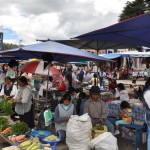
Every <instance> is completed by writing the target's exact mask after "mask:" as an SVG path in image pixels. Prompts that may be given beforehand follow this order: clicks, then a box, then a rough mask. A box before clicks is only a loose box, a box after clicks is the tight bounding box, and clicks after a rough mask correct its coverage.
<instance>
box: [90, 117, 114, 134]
mask: <svg viewBox="0 0 150 150" xmlns="http://www.w3.org/2000/svg"><path fill="white" fill-rule="evenodd" d="M92 123H93V124H99V123H100V120H99V119H97V118H92ZM104 125H105V126H106V127H107V128H108V131H109V132H111V133H112V134H113V135H114V133H115V127H114V125H113V124H112V123H111V122H109V121H108V120H107V119H106V121H105V122H104Z"/></svg>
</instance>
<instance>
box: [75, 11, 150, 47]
mask: <svg viewBox="0 0 150 150" xmlns="http://www.w3.org/2000/svg"><path fill="white" fill-rule="evenodd" d="M76 38H78V39H80V40H89V41H90V40H95V41H96V40H103V41H109V42H117V43H120V44H126V45H135V46H147V47H150V42H149V41H150V13H147V14H143V15H140V16H137V17H134V18H131V19H127V20H125V21H122V22H120V23H117V24H114V25H112V26H109V27H107V28H103V29H100V30H95V31H93V32H89V33H86V34H83V35H80V36H78V37H76Z"/></svg>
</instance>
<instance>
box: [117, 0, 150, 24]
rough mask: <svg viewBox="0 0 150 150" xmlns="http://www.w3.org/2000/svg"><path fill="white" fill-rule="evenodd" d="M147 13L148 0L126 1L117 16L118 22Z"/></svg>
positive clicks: (149, 3) (149, 10)
mask: <svg viewBox="0 0 150 150" xmlns="http://www.w3.org/2000/svg"><path fill="white" fill-rule="evenodd" d="M147 12H150V1H149V0H135V1H133V2H129V1H128V2H127V3H126V6H125V7H124V9H123V11H122V13H121V14H120V16H119V21H123V20H126V19H129V18H132V17H135V16H138V15H141V14H144V13H147Z"/></svg>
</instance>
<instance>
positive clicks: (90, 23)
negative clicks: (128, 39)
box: [0, 0, 133, 44]
mask: <svg viewBox="0 0 150 150" xmlns="http://www.w3.org/2000/svg"><path fill="white" fill-rule="evenodd" d="M130 1H133V0H130ZM126 2H127V0H113V1H112V0H90V1H89V0H59V1H57V0H26V1H20V0H13V1H12V0H5V2H4V1H3V0H0V6H1V9H0V26H3V27H4V28H9V29H11V30H13V31H14V32H15V33H16V34H17V36H18V37H19V39H22V40H23V44H30V43H35V42H36V39H47V38H50V39H66V38H70V37H74V36H78V35H80V34H83V33H86V32H89V31H92V30H96V29H100V28H102V27H106V26H108V25H111V24H113V23H116V22H117V20H118V16H119V14H120V13H121V11H122V9H123V7H124V6H125V3H126ZM6 8H7V11H6ZM4 33H5V31H4ZM11 41H12V40H11ZM17 42H18V41H17Z"/></svg>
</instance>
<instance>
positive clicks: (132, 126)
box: [108, 118, 146, 150]
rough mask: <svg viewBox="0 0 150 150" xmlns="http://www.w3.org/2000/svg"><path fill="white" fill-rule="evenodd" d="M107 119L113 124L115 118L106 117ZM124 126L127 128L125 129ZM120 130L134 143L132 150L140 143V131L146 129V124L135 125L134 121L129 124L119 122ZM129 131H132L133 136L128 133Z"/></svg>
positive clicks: (137, 147)
mask: <svg viewBox="0 0 150 150" xmlns="http://www.w3.org/2000/svg"><path fill="white" fill-rule="evenodd" d="M108 121H109V122H111V123H112V124H115V122H116V120H115V119H114V118H108ZM124 127H126V128H128V129H129V130H128V131H126V130H125V129H124ZM119 128H120V130H121V131H122V132H123V133H124V134H125V136H127V137H128V138H129V139H130V140H131V141H133V142H134V143H135V146H134V150H138V149H139V147H140V146H141V145H142V133H143V130H145V129H146V126H143V125H137V124H134V123H131V124H121V125H119ZM129 132H132V133H134V135H135V136H134V137H133V136H131V135H130V134H129Z"/></svg>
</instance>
